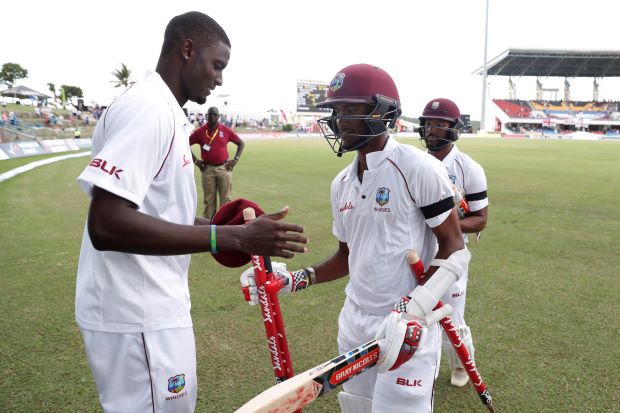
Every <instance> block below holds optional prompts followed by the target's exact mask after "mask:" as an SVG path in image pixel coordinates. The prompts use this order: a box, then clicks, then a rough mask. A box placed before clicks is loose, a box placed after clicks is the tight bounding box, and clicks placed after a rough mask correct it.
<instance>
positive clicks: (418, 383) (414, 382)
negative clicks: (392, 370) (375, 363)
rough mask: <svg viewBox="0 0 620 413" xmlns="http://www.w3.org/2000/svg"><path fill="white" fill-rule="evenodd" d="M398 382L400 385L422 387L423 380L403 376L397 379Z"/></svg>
mask: <svg viewBox="0 0 620 413" xmlns="http://www.w3.org/2000/svg"><path fill="white" fill-rule="evenodd" d="M396 384H398V385H399V386H406V387H422V380H421V379H420V380H417V379H415V380H410V379H405V378H403V377H398V378H397V379H396Z"/></svg>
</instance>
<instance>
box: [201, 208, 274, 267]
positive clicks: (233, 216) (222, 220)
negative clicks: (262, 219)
mask: <svg viewBox="0 0 620 413" xmlns="http://www.w3.org/2000/svg"><path fill="white" fill-rule="evenodd" d="M246 208H254V212H255V213H256V217H259V216H261V215H263V214H264V212H263V210H262V209H261V207H259V206H258V204H256V203H255V202H252V201H250V200H248V199H244V198H238V199H235V200H234V201H230V202H227V203H225V204H224V205H222V206H221V207H220V209H218V210H217V212H216V213H215V215H213V218H211V224H214V225H242V224H244V223H245V220H244V219H243V210H244V209H246ZM213 258H215V260H216V261H217V262H218V263H220V264H221V265H223V266H225V267H230V268H236V267H241V266H243V265H246V264H247V263H249V262H250V261H251V259H252V257H251V256H250V254H247V253H245V252H241V251H218V253H217V254H213Z"/></svg>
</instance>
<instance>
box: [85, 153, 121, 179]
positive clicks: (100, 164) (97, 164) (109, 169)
mask: <svg viewBox="0 0 620 413" xmlns="http://www.w3.org/2000/svg"><path fill="white" fill-rule="evenodd" d="M88 166H92V167H93V168H99V169H101V170H102V171H103V172H105V173H107V174H108V175H110V176H111V175H114V176H115V177H116V179H118V180H119V181H120V180H121V177H120V175H119V174H120V173H121V172H123V170H122V169H120V168H119V167H118V166H116V165H111V166H110V165H109V164H108V161H106V160H105V159H101V158H95V159H93V160H92V161H90V164H88Z"/></svg>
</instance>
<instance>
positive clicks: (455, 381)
mask: <svg viewBox="0 0 620 413" xmlns="http://www.w3.org/2000/svg"><path fill="white" fill-rule="evenodd" d="M468 381H469V376H468V375H467V372H466V371H465V369H455V370H453V371H452V377H450V384H452V385H453V386H456V387H463V386H464V385H466V384H467V382H468Z"/></svg>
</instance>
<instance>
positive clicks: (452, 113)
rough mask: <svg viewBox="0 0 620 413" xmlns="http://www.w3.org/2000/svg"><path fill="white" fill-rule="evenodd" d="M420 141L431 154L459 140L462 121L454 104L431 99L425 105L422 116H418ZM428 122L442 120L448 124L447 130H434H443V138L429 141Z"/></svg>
mask: <svg viewBox="0 0 620 413" xmlns="http://www.w3.org/2000/svg"><path fill="white" fill-rule="evenodd" d="M419 119H420V129H419V133H420V139H421V140H422V141H423V142H424V145H425V146H426V147H427V148H428V150H430V151H431V152H434V151H438V150H440V149H442V148H445V147H446V146H448V145H449V144H450V143H452V142H455V141H456V140H458V138H459V133H460V130H461V129H462V128H463V126H464V125H463V121H462V120H461V111H460V110H459V107H458V106H456V103H454V102H453V101H451V100H450V99H445V98H438V99H433V100H431V101H430V102H428V103H427V104H426V106H425V107H424V111H423V112H422V116H420V118H419ZM429 120H443V121H446V122H449V123H450V127H448V128H436V129H445V130H446V131H447V134H446V136H445V138H439V139H434V140H433V141H432V142H431V140H430V137H429V134H428V130H429V129H431V128H428V127H427V126H426V122H427V121H429Z"/></svg>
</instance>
